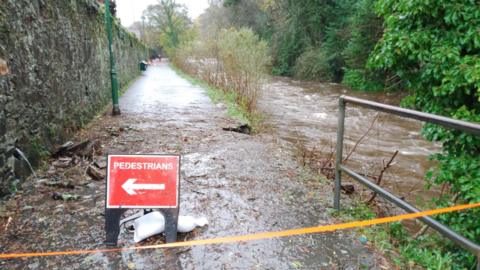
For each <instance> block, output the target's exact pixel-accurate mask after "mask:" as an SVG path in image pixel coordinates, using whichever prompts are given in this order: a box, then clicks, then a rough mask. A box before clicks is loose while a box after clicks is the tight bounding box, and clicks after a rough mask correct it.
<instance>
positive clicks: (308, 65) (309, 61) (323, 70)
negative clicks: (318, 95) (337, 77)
mask: <svg viewBox="0 0 480 270" xmlns="http://www.w3.org/2000/svg"><path fill="white" fill-rule="evenodd" d="M294 72H295V77H297V78H299V79H308V80H318V81H331V80H332V79H333V73H332V70H331V68H330V64H329V59H328V57H327V55H326V54H325V52H324V51H323V50H322V49H321V48H309V49H308V50H306V51H305V52H304V53H303V54H302V55H300V57H299V58H298V59H297V62H296V63H295V67H294Z"/></svg>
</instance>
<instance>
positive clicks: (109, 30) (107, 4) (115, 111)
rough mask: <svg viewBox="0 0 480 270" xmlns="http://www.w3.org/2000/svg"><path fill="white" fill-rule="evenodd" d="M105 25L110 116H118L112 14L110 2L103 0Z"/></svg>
mask: <svg viewBox="0 0 480 270" xmlns="http://www.w3.org/2000/svg"><path fill="white" fill-rule="evenodd" d="M105 24H106V27H107V35H108V50H109V52H110V78H111V82H112V104H113V110H112V115H119V114H120V106H119V105H118V80H117V70H116V68H115V58H114V57H113V51H112V14H110V0H105Z"/></svg>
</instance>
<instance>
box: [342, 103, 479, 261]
mask: <svg viewBox="0 0 480 270" xmlns="http://www.w3.org/2000/svg"><path fill="white" fill-rule="evenodd" d="M347 103H351V104H355V105H359V106H361V107H365V108H368V109H372V110H376V111H381V112H385V113H390V114H394V115H398V116H402V117H406V118H413V119H417V120H421V121H424V122H428V123H433V124H438V125H442V126H445V127H449V128H453V129H457V130H462V131H464V132H467V133H471V134H473V135H477V136H480V125H479V124H476V123H470V122H466V121H461V120H456V119H452V118H448V117H443V116H439V115H434V114H429V113H424V112H419V111H414V110H409V109H404V108H400V107H396V106H391V105H386V104H383V103H378V102H373V101H369V100H364V99H360V98H355V97H349V96H343V95H342V96H340V98H339V114H338V131H337V146H336V152H337V153H336V162H335V188H334V200H333V205H334V208H335V209H336V210H340V188H341V179H342V172H345V173H346V174H347V175H349V176H350V177H352V178H353V179H355V180H356V181H358V182H360V183H361V184H363V185H365V186H366V187H367V188H369V189H371V190H372V191H374V192H375V193H377V194H379V195H380V196H382V197H384V198H385V199H387V200H389V201H390V202H392V203H393V204H395V205H397V206H398V207H400V208H402V209H403V210H405V211H407V212H409V213H417V212H420V210H419V209H417V208H416V207H414V206H413V205H411V204H409V203H407V202H406V201H404V200H402V199H401V198H399V197H397V196H395V195H394V194H392V193H390V192H388V191H387V190H385V189H383V188H382V187H380V186H379V185H376V184H374V183H373V182H371V181H369V180H368V179H367V178H365V177H363V176H361V175H360V174H358V173H356V172H354V171H353V170H351V169H349V168H347V167H346V166H344V165H343V164H342V156H343V139H344V133H345V108H346V104H347ZM419 219H420V220H421V221H423V222H424V223H425V224H427V225H428V226H430V227H431V228H433V229H434V230H436V231H438V232H439V233H440V234H442V235H443V236H445V237H447V238H448V239H450V240H452V241H453V242H455V243H456V244H458V245H460V246H461V247H463V248H464V249H466V250H468V251H470V252H472V253H473V254H475V256H477V270H480V245H478V244H476V243H474V242H472V241H471V240H469V239H467V238H465V237H464V236H462V235H460V234H458V233H457V232H455V231H453V230H451V229H450V228H449V227H447V226H445V225H443V224H442V223H440V222H438V221H436V220H435V219H433V218H431V217H428V216H427V217H421V218H419Z"/></svg>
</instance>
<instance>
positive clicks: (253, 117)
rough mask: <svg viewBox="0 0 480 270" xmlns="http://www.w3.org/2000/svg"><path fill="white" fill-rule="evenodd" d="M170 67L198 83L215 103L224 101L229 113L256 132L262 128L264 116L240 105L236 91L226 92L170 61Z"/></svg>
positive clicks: (188, 79)
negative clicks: (250, 111)
mask: <svg viewBox="0 0 480 270" xmlns="http://www.w3.org/2000/svg"><path fill="white" fill-rule="evenodd" d="M170 67H171V68H172V69H173V70H174V71H175V72H176V73H177V74H178V75H179V76H180V77H182V78H184V79H185V80H187V81H189V82H190V83H191V84H193V85H198V86H200V87H202V88H203V89H205V90H206V92H207V95H208V97H210V99H211V100H212V102H213V103H214V104H220V103H223V104H225V106H226V107H227V115H228V116H229V117H231V118H233V119H236V120H238V121H239V122H241V123H242V124H248V125H250V126H251V127H252V129H253V131H254V132H256V131H258V130H259V129H260V126H261V123H262V121H263V118H262V117H261V115H259V114H255V113H249V112H248V111H247V110H246V109H244V108H243V107H242V106H240V105H239V104H238V103H237V102H236V100H237V95H236V93H234V92H225V91H223V90H222V89H219V88H216V87H213V86H211V85H209V84H208V83H206V82H204V81H202V80H200V79H197V78H194V77H192V76H191V75H189V74H187V73H185V72H184V71H183V70H181V69H180V68H178V67H177V66H175V65H174V64H172V63H170Z"/></svg>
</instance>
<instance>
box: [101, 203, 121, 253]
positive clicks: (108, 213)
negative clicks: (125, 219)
mask: <svg viewBox="0 0 480 270" xmlns="http://www.w3.org/2000/svg"><path fill="white" fill-rule="evenodd" d="M125 211H126V210H125V209H108V208H106V209H105V233H106V240H105V244H106V245H107V247H116V246H117V244H118V235H119V234H120V217H121V216H122V214H123V213H124V212H125Z"/></svg>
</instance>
